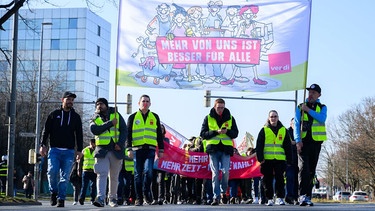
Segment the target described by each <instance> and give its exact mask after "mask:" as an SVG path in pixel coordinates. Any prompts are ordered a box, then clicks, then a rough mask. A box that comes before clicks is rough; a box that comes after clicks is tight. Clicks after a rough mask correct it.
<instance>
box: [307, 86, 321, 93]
mask: <svg viewBox="0 0 375 211" xmlns="http://www.w3.org/2000/svg"><path fill="white" fill-rule="evenodd" d="M306 89H307V90H309V91H310V90H314V91H317V92H318V93H319V94H320V93H321V92H322V89H321V88H320V86H319V85H318V84H311V86H310V87H307V88H306Z"/></svg>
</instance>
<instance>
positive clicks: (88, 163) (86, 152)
mask: <svg viewBox="0 0 375 211" xmlns="http://www.w3.org/2000/svg"><path fill="white" fill-rule="evenodd" d="M94 164H95V158H94V151H92V153H91V151H90V147H86V148H84V149H83V164H82V169H83V170H93V169H94Z"/></svg>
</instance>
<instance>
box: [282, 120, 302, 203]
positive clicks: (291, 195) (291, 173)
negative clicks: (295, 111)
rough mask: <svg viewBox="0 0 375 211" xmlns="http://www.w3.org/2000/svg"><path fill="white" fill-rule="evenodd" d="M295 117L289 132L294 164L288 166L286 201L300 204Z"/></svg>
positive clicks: (286, 173)
mask: <svg viewBox="0 0 375 211" xmlns="http://www.w3.org/2000/svg"><path fill="white" fill-rule="evenodd" d="M293 131H294V117H293V118H292V119H291V120H290V127H289V128H288V133H289V136H290V140H291V144H292V165H290V166H288V167H287V168H286V172H285V177H286V197H285V202H286V203H288V204H293V205H299V202H298V155H297V146H296V142H295V141H294V135H293Z"/></svg>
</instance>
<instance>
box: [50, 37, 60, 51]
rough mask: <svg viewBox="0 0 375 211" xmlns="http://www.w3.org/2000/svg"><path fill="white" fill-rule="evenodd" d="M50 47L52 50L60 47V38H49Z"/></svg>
mask: <svg viewBox="0 0 375 211" xmlns="http://www.w3.org/2000/svg"><path fill="white" fill-rule="evenodd" d="M51 49H52V50H59V49H60V40H59V39H51Z"/></svg>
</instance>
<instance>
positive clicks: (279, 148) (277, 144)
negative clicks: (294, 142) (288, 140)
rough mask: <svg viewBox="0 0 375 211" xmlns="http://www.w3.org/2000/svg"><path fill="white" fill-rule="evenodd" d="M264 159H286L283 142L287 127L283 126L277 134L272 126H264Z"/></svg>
mask: <svg viewBox="0 0 375 211" xmlns="http://www.w3.org/2000/svg"><path fill="white" fill-rule="evenodd" d="M264 134H265V141H264V159H265V160H273V159H276V160H286V156H285V151H284V148H283V142H284V139H285V134H286V128H285V127H281V128H280V129H279V131H278V132H277V136H276V135H275V133H273V131H272V130H271V128H269V127H266V126H264Z"/></svg>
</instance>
